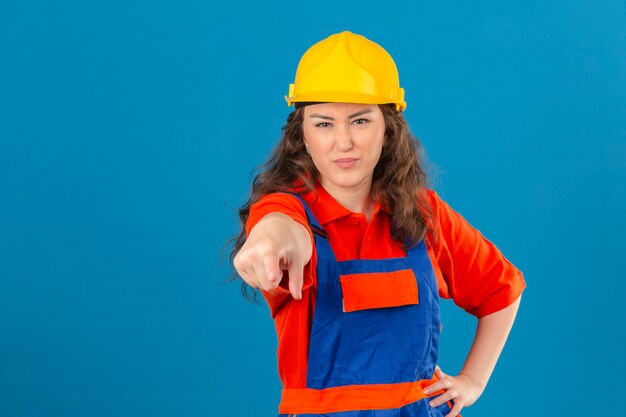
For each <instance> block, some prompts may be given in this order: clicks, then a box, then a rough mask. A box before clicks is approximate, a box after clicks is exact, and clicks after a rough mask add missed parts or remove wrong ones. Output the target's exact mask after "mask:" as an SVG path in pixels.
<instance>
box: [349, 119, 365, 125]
mask: <svg viewBox="0 0 626 417" xmlns="http://www.w3.org/2000/svg"><path fill="white" fill-rule="evenodd" d="M368 122H369V120H368V119H356V120H355V121H353V122H352V124H355V125H362V124H365V123H368Z"/></svg>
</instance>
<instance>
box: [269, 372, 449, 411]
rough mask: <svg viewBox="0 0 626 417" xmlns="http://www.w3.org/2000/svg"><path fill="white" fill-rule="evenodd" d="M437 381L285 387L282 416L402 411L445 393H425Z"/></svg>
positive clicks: (280, 409) (434, 379)
mask: <svg viewBox="0 0 626 417" xmlns="http://www.w3.org/2000/svg"><path fill="white" fill-rule="evenodd" d="M436 380H437V378H436V377H433V379H432V380H428V379H423V380H420V381H415V382H402V383H399V384H368V385H346V386H341V387H333V388H325V389H313V388H285V389H283V392H282V401H281V403H280V407H279V409H278V410H279V412H280V413H281V414H293V413H296V414H309V413H310V414H323V413H336V412H340V411H350V410H383V409H389V408H400V407H403V406H405V405H407V404H411V403H414V402H416V401H419V400H421V399H422V398H426V397H433V396H436V395H439V394H442V393H443V392H444V391H443V390H439V391H435V392H433V393H431V394H428V395H426V394H424V388H425V387H427V386H428V385H430V384H431V383H433V382H435V381H436Z"/></svg>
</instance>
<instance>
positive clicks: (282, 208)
mask: <svg viewBox="0 0 626 417" xmlns="http://www.w3.org/2000/svg"><path fill="white" fill-rule="evenodd" d="M274 212H279V213H283V214H286V215H287V216H289V217H290V218H292V219H293V220H295V221H297V222H298V223H300V224H301V225H303V226H304V227H306V228H307V230H308V231H309V234H310V236H311V244H312V245H313V253H312V254H311V260H310V261H309V263H308V264H306V266H305V267H304V276H303V277H304V283H303V286H302V290H303V291H304V290H306V289H307V288H309V287H311V286H312V285H313V281H314V280H315V267H316V264H317V255H316V252H315V240H314V238H313V232H312V231H311V226H310V225H309V222H308V220H307V217H306V212H305V211H304V207H302V203H301V202H300V201H299V200H298V199H297V198H296V197H294V196H292V195H290V194H286V193H272V194H267V195H265V196H263V197H261V199H260V200H259V201H257V202H256V203H254V204H252V206H250V215H249V216H248V221H247V222H246V237H247V236H248V235H249V234H250V231H251V230H252V229H253V228H254V226H255V225H256V224H257V223H258V222H259V221H260V220H261V219H262V218H263V217H264V216H265V215H267V214H269V213H274ZM288 282H289V275H288V273H287V271H283V278H282V280H281V282H280V284H279V286H278V287H277V288H276V289H275V290H272V291H261V293H262V294H263V296H264V297H265V300H266V301H267V304H268V306H269V308H270V312H271V314H272V317H274V316H275V315H276V312H277V311H278V310H279V309H280V307H281V306H282V305H283V304H284V303H285V302H286V301H287V300H288V299H290V297H291V295H290V293H289V285H288ZM303 296H304V294H303Z"/></svg>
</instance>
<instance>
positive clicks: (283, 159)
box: [229, 104, 436, 298]
mask: <svg viewBox="0 0 626 417" xmlns="http://www.w3.org/2000/svg"><path fill="white" fill-rule="evenodd" d="M379 107H380V109H381V111H382V113H383V116H384V118H385V141H384V144H383V149H382V153H381V155H380V159H379V161H378V163H377V165H376V167H375V168H374V175H373V179H372V190H371V196H372V198H373V199H374V200H377V201H379V202H380V203H381V204H382V205H384V206H385V207H386V208H387V209H388V211H389V213H391V215H390V224H391V225H392V226H391V235H392V237H393V238H394V239H395V240H396V241H398V242H401V243H402V244H403V245H404V247H405V249H408V248H410V247H412V246H415V245H416V244H417V243H419V242H420V241H421V240H422V239H423V238H424V236H425V235H426V233H427V232H428V231H429V230H430V231H433V232H434V230H433V229H432V228H431V226H430V222H429V220H430V218H432V217H433V213H432V210H431V208H430V205H429V204H428V202H427V201H426V195H425V190H426V189H427V188H429V181H428V175H427V174H426V172H425V170H424V166H425V165H427V164H428V161H426V158H425V153H424V150H423V147H422V145H421V143H420V142H419V141H418V140H417V138H416V137H415V136H414V135H413V134H412V133H411V132H410V131H409V128H408V125H407V122H406V120H405V118H404V115H403V114H402V112H400V111H397V110H396V107H395V105H393V104H381V105H379ZM303 117H304V108H303V107H300V108H297V109H296V110H294V111H293V112H292V113H290V114H289V116H288V117H287V123H286V124H285V125H284V126H283V128H282V130H283V134H282V137H281V139H280V141H279V143H278V145H277V146H276V148H275V149H274V150H273V151H272V153H271V155H270V158H269V160H268V161H267V162H265V163H264V164H263V165H262V166H261V167H260V172H259V174H258V175H256V177H255V178H254V181H253V182H252V192H251V195H250V198H249V199H248V201H246V203H245V204H244V205H243V206H242V207H241V209H240V210H239V218H240V220H241V231H240V232H239V234H238V235H237V236H235V237H233V238H232V239H231V240H230V241H229V243H230V244H233V243H234V244H233V247H232V250H231V252H230V264H231V265H232V264H233V260H234V258H235V255H237V253H238V252H239V250H240V249H241V247H242V246H243V244H244V243H245V241H246V228H245V226H246V222H247V221H248V216H249V215H250V206H252V204H254V203H256V202H257V201H259V199H261V197H263V196H264V195H266V194H269V193H275V192H294V186H295V184H301V185H299V186H298V188H297V190H296V192H297V193H298V194H300V195H303V194H305V193H307V192H311V191H313V190H314V189H315V183H316V182H317V181H318V178H319V173H318V171H317V169H316V168H315V165H314V164H313V160H312V159H311V157H310V156H309V154H308V153H307V152H306V148H305V146H304V134H303V129H302V121H303ZM416 202H417V204H416ZM434 237H435V238H436V235H435V236H434ZM237 277H238V276H237V274H236V272H235V273H234V274H233V277H232V278H231V279H230V280H234V279H237ZM242 281H243V280H242ZM248 289H249V287H248V286H247V284H246V283H245V282H242V292H243V294H244V296H246V298H249V293H248ZM255 295H256V294H255Z"/></svg>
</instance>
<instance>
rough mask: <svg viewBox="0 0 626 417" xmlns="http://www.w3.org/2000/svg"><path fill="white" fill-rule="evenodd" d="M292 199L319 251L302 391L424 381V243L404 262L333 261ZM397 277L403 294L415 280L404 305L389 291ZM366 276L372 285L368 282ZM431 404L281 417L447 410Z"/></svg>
mask: <svg viewBox="0 0 626 417" xmlns="http://www.w3.org/2000/svg"><path fill="white" fill-rule="evenodd" d="M296 197H297V198H298V199H299V200H300V201H301V202H302V204H303V206H304V209H305V211H306V214H307V217H308V221H309V224H310V226H311V229H312V230H313V231H314V238H315V250H316V253H317V270H316V271H317V299H316V303H315V310H314V314H313V323H312V328H311V335H310V343H309V357H308V373H307V385H306V386H307V388H308V389H312V390H325V389H329V388H336V387H346V386H356V387H363V388H367V387H374V386H377V385H381V386H388V385H393V384H400V383H407V382H415V381H419V380H430V379H431V378H432V377H433V373H434V368H435V364H436V363H437V354H438V350H439V336H440V331H441V320H440V315H439V295H438V288H437V281H436V278H435V273H434V271H433V267H432V263H431V260H430V257H429V256H428V253H427V250H426V245H425V242H424V240H422V241H420V242H419V243H418V244H417V245H416V246H413V247H412V248H410V249H408V251H407V256H406V257H403V258H393V259H376V260H371V259H358V260H350V261H341V262H338V261H337V259H336V258H335V254H334V253H333V250H332V249H331V246H330V244H329V241H328V239H327V237H326V236H325V233H324V231H323V229H322V227H321V225H320V224H319V222H318V221H317V219H316V218H315V216H314V215H313V212H312V211H311V209H310V208H309V206H308V204H307V203H306V202H305V201H304V200H303V199H302V198H301V197H299V196H296ZM399 276H401V280H402V282H403V289H404V288H405V287H406V284H407V282H406V279H407V276H409V277H410V279H411V280H413V279H414V280H415V286H416V288H415V289H416V290H417V291H416V292H417V294H416V295H417V297H415V299H414V301H412V302H411V301H407V298H406V294H405V293H406V291H404V290H403V291H401V292H400V291H399V293H398V294H395V293H394V289H393V286H394V285H395V283H396V282H399V281H398V277H399ZM370 277H372V279H376V281H375V282H368V279H369V278H370ZM373 277H375V278H373ZM387 277H389V279H387ZM381 278H382V281H381ZM360 280H362V281H360ZM360 283H363V285H364V286H365V284H366V283H367V286H368V287H369V288H370V290H369V292H367V291H366V292H363V291H361V290H360V289H359V285H361V284H360ZM410 284H411V285H412V283H410ZM372 286H374V287H372ZM376 286H378V288H380V292H381V295H383V294H384V295H385V296H384V297H381V298H385V300H387V301H383V302H382V303H383V305H379V304H380V303H379V301H378V300H377V297H376V294H374V296H372V293H371V288H376ZM394 300H399V301H398V302H394ZM384 304H387V305H384ZM395 304H401V305H395ZM347 306H349V308H346V307H347ZM405 385H406V384H405ZM284 395H285V394H284V392H283V396H284ZM430 399H432V398H423V399H420V400H418V401H415V402H412V403H410V404H406V405H402V406H399V407H396V408H385V409H372V407H368V409H366V410H365V409H364V410H360V409H356V410H345V411H339V412H328V413H326V412H321V413H320V412H317V411H314V412H309V411H311V410H306V408H303V409H302V410H300V411H301V413H297V414H280V416H282V417H286V416H292V415H298V416H301V417H313V416H329V417H330V416H332V417H409V416H411V417H415V416H419V417H426V416H428V417H432V416H436V417H439V416H445V415H446V414H447V413H448V412H449V411H450V407H449V405H448V404H443V405H441V406H439V407H437V408H433V407H431V406H430V405H429V404H428V400H430ZM373 408H375V407H373Z"/></svg>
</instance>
